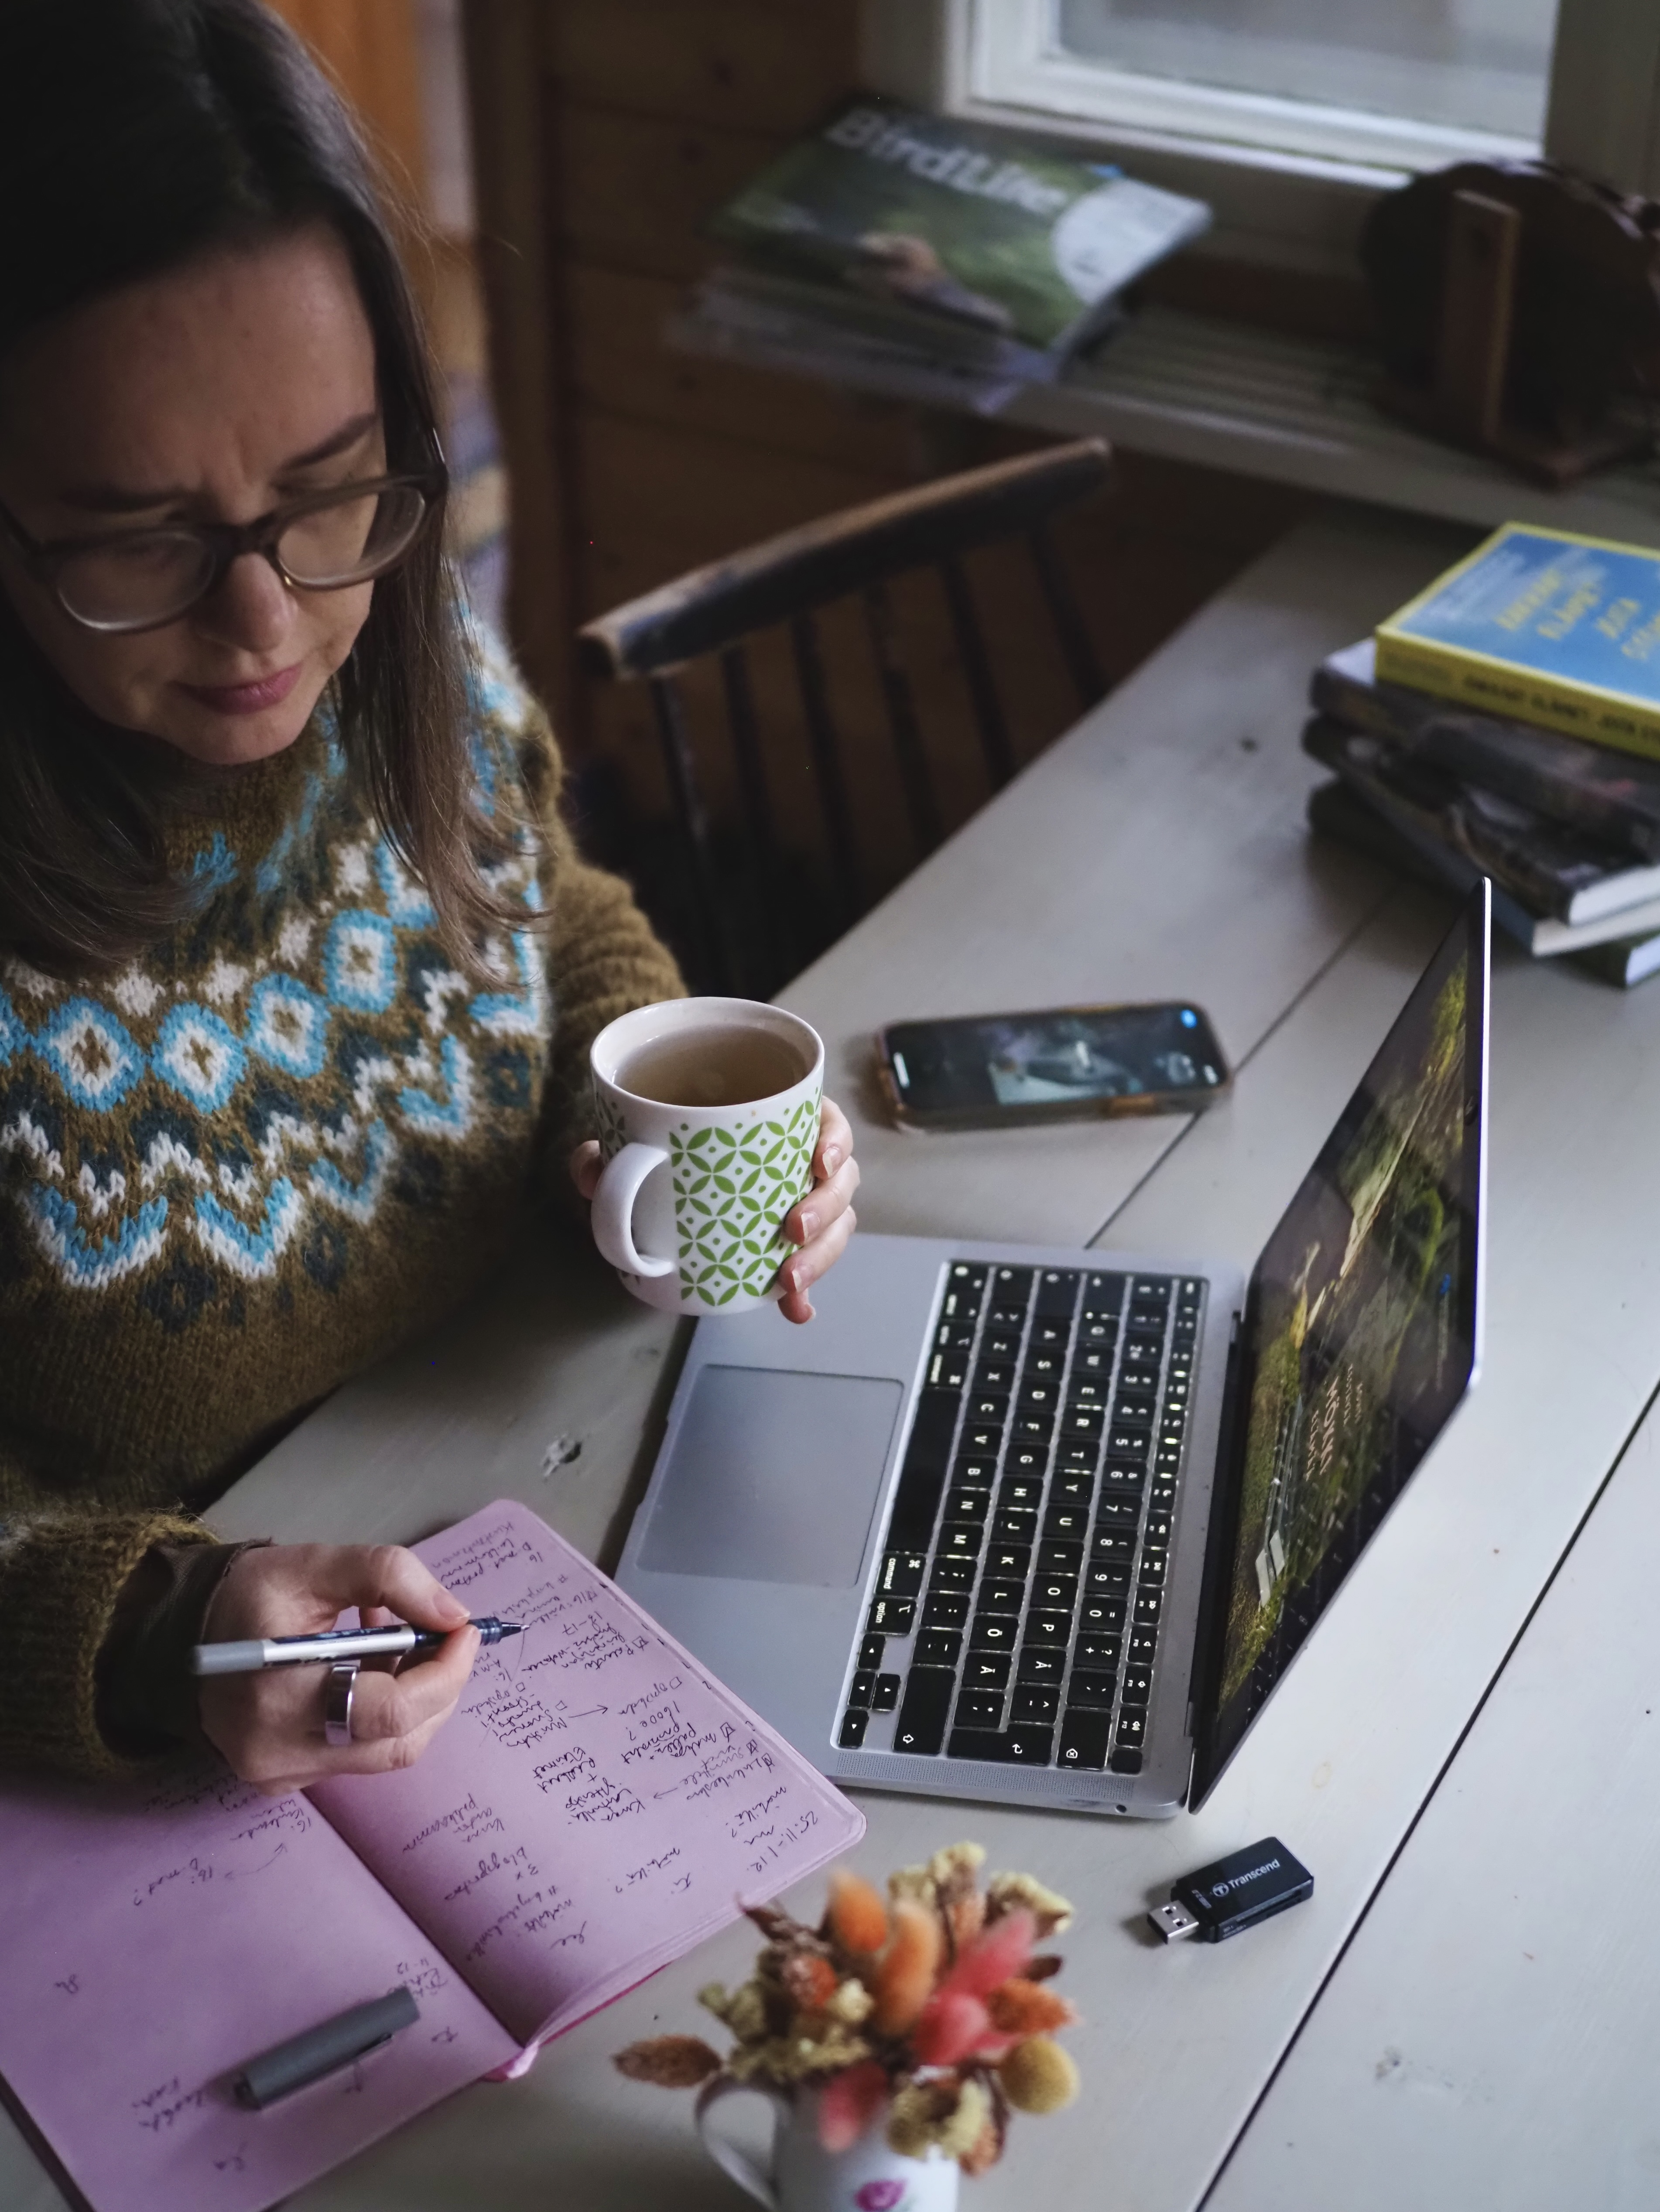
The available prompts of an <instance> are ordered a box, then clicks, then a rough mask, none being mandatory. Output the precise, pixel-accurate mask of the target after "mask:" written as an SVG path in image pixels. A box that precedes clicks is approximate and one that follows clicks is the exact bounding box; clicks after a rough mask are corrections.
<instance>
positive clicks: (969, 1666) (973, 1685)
mask: <svg viewBox="0 0 1660 2212" xmlns="http://www.w3.org/2000/svg"><path fill="white" fill-rule="evenodd" d="M1012 1663H1013V1655H1012V1653H1010V1652H1007V1651H970V1654H969V1656H968V1659H967V1662H965V1664H964V1668H963V1687H964V1689H965V1690H1006V1689H1007V1687H1008V1686H1009V1668H1010V1667H1011V1666H1012Z"/></svg>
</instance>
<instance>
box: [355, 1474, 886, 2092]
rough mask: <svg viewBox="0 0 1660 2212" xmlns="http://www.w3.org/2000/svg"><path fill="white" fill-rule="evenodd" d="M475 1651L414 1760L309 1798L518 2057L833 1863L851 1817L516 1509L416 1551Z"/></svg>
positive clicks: (497, 1509) (717, 1687)
mask: <svg viewBox="0 0 1660 2212" xmlns="http://www.w3.org/2000/svg"><path fill="white" fill-rule="evenodd" d="M416 1548H417V1551H418V1552H419V1553H420V1556H421V1557H422V1558H423V1559H424V1560H425V1561H426V1563H427V1565H429V1567H430V1568H431V1569H432V1571H433V1572H434V1573H435V1575H436V1576H437V1577H439V1579H440V1580H441V1582H442V1583H444V1584H445V1585H446V1586H447V1588H448V1589H452V1590H453V1591H454V1592H455V1594H456V1595H458V1596H459V1597H460V1598H461V1599H462V1600H463V1601H464V1602H465V1605H466V1607H467V1608H468V1610H469V1612H471V1613H475V1614H484V1613H496V1614H498V1615H499V1616H500V1617H501V1618H502V1620H517V1621H521V1622H523V1623H524V1624H525V1632H524V1633H523V1634H522V1635H521V1636H518V1637H514V1638H510V1639H509V1640H508V1641H507V1642H505V1643H502V1644H496V1645H495V1646H493V1647H492V1648H491V1649H489V1650H486V1651H483V1652H481V1653H480V1655H479V1658H478V1663H477V1667H476V1668H475V1669H474V1672H473V1675H472V1679H471V1682H470V1683H469V1684H468V1686H467V1688H466V1689H465V1692H463V1693H462V1698H461V1703H460V1705H459V1708H458V1710H457V1711H456V1713H455V1715H454V1716H453V1718H452V1719H451V1720H450V1722H449V1723H447V1726H446V1727H445V1728H444V1729H441V1731H440V1733H439V1735H437V1736H436V1737H435V1740H434V1741H433V1743H432V1745H431V1747H429V1750H428V1751H427V1753H426V1754H425V1756H424V1757H423V1759H422V1760H421V1761H420V1763H419V1765H416V1766H414V1767H411V1768H410V1769H409V1771H407V1772H405V1773H402V1774H390V1775H380V1776H375V1777H374V1778H362V1777H345V1778H342V1779H341V1780H340V1781H338V1782H331V1783H328V1784H325V1785H323V1786H322V1787H320V1788H319V1789H318V1790H315V1791H313V1797H314V1799H315V1802H316V1803H317V1805H318V1807H319V1810H321V1811H322V1812H323V1813H324V1814H325V1815H326V1816H327V1818H328V1819H329V1820H332V1821H333V1822H334V1824H335V1826H337V1828H338V1829H339V1831H340V1832H341V1834H342V1835H343V1836H344V1838H346V1840H347V1841H348V1842H349V1843H350V1845H351V1847H352V1849H353V1850H355V1851H356V1853H357V1855H358V1856H359V1857H360V1858H362V1861H363V1863H364V1864H365V1865H366V1866H367V1867H368V1868H369V1869H370V1870H371V1872H373V1873H374V1874H375V1875H378V1876H379V1877H380V1880H381V1881H383V1882H384V1883H385V1884H386V1887H387V1888H388V1889H389V1890H390V1891H391V1892H392V1894H393V1896H394V1897H396V1898H397V1899H398V1901H399V1902H400V1903H401V1904H402V1905H404V1909H405V1910H406V1911H408V1913H409V1915H410V1918H411V1919H412V1920H414V1921H416V1922H417V1923H418V1924H419V1925H420V1926H421V1927H422V1928H423V1929H424V1930H425V1931H426V1934H427V1936H428V1938H429V1942H431V1943H432V1944H433V1945H434V1946H435V1948H437V1949H438V1950H440V1951H441V1952H442V1953H443V1954H444V1955H445V1957H447V1959H448V1960H450V1961H451V1962H452V1963H453V1965H454V1966H455V1967H456V1969H457V1970H458V1972H460V1973H462V1974H464V1975H465V1977H466V1978H467V1979H468V1981H470V1982H471V1984H472V1986H473V1988H474V1989H475V1990H477V1992H478V1994H479V1995H480V1996H482V1997H483V2000H484V2002H485V2003H486V2004H487V2005H488V2006H489V2008H490V2010H491V2011H492V2012H493V2013H494V2014H495V2015H496V2017H497V2019H498V2020H500V2021H502V2023H503V2024H504V2026H506V2027H508V2028H509V2029H511V2031H512V2032H513V2033H514V2035H515V2036H516V2037H518V2038H519V2039H520V2042H521V2043H522V2044H523V2045H526V2050H525V2051H524V2053H523V2056H522V2057H521V2059H520V2062H519V2066H516V2067H514V2069H510V2070H514V2071H517V2070H520V2067H522V2065H524V2064H527V2063H529V2059H530V2057H531V2055H532V2051H533V2049H534V2046H535V2045H536V2044H537V2043H538V2041H541V2040H544V2039H546V2038H547V2037H548V2036H550V2035H554V2034H556V2033H558V2032H559V2031H560V2029H562V2028H565V2027H571V2026H572V2025H573V2024H574V2023H575V2021H578V2020H580V2019H581V2018H582V2017H583V2015H585V2014H587V2013H590V2012H592V2011H593V2010H595V2009H596V2008H598V2007H599V2006H600V2005H602V2004H605V2003H608V2002H610V2000H611V1998H612V1997H614V1996H620V1995H621V1994H622V1992H623V1990H626V1989H629V1988H631V1987H632V1986H633V1985H634V1984H635V1983H636V1982H638V1981H641V1980H642V1979H643V1978H645V1976H647V1975H648V1974H650V1973H654V1972H655V1971H656V1970H657V1968H658V1967H659V1966H666V1964H667V1963H668V1962H669V1960H672V1959H677V1958H679V1957H680V1956H682V1955H683V1954H684V1953H685V1952H687V1951H690V1949H691V1948H692V1947H693V1946H694V1945H695V1944H696V1943H698V1942H702V1939H703V1938H704V1937H705V1936H709V1935H712V1934H713V1933H714V1930H715V1929H719V1928H722V1927H725V1926H727V1924H728V1923H730V1922H731V1921H733V1919H734V1918H735V1917H737V1914H738V1912H739V1909H740V1906H741V1905H745V1904H754V1903H758V1902H760V1901H762V1900H763V1899H768V1898H771V1897H774V1896H776V1894H777V1893H778V1892H779V1891H780V1890H782V1889H786V1888H787V1887H789V1885H790V1884H791V1883H792V1882H794V1881H800V1880H801V1879H802V1878H803V1876H805V1875H810V1874H812V1873H813V1872H814V1871H815V1870H816V1869H818V1868H819V1867H821V1866H823V1865H824V1864H826V1863H828V1862H829V1861H830V1860H831V1859H833V1858H835V1857H838V1856H839V1855H840V1854H841V1853H842V1852H843V1851H846V1850H850V1849H851V1848H852V1846H853V1845H854V1844H856V1843H857V1842H858V1840H859V1838H860V1836H861V1835H862V1834H863V1833H864V1828H865V1822H864V1816H863V1814H860V1812H859V1811H857V1809H856V1808H854V1806H852V1805H850V1804H849V1803H848V1801H847V1799H846V1798H844V1797H843V1796H842V1795H841V1794H840V1792H839V1791H838V1790H835V1789H833V1788H832V1787H831V1785H830V1784H829V1783H828V1782H826V1781H825V1780H824V1778H823V1777H822V1776H821V1775H819V1774H818V1773H816V1772H815V1771H814V1770H813V1769H812V1766H810V1765H808V1763H807V1762H806V1759H803V1758H801V1757H800V1754H799V1753H796V1752H794V1751H793V1750H792V1749H791V1748H790V1747H789V1746H788V1745H787V1744H786V1743H785V1742H784V1741H782V1740H781V1738H780V1737H779V1736H777V1735H775V1734H774V1733H773V1731H772V1730H771V1729H769V1727H768V1726H767V1725H766V1723H764V1722H763V1721H760V1720H757V1717H755V1715H754V1714H753V1713H751V1711H750V1710H749V1708H748V1707H747V1706H746V1705H741V1704H740V1703H739V1700H738V1699H736V1698H735V1697H733V1694H732V1692H730V1691H729V1690H727V1689H724V1688H722V1686H721V1684H720V1683H718V1682H717V1681H715V1680H714V1678H713V1677H712V1676H710V1675H708V1674H706V1673H705V1672H704V1670H703V1669H702V1668H701V1667H700V1666H699V1665H698V1663H697V1662H696V1660H695V1659H693V1658H692V1657H691V1656H690V1653H688V1652H686V1651H684V1650H682V1649H681V1647H680V1646H679V1645H678V1644H676V1643H674V1642H673V1641H672V1639H671V1638H669V1637H668V1636H666V1634H665V1633H664V1632H663V1631H662V1630H661V1629H660V1628H659V1627H658V1626H656V1624H655V1623H654V1621H653V1620H650V1619H649V1617H648V1615H647V1614H645V1613H642V1612H641V1611H640V1609H639V1607H637V1606H635V1604H634V1603H633V1602H632V1601H630V1600H629V1599H628V1598H626V1597H624V1596H623V1593H622V1592H621V1591H620V1590H619V1589H617V1587H616V1585H615V1584H614V1583H611V1581H609V1580H608V1579H607V1577H605V1576H604V1575H602V1574H601V1573H600V1572H599V1570H598V1569H597V1568H595V1567H593V1566H591V1565H589V1563H588V1562H587V1560H586V1559H584V1558H583V1557H582V1555H581V1553H579V1552H575V1551H573V1550H572V1548H571V1547H570V1546H569V1544H567V1543H565V1542H564V1541H563V1540H562V1538H560V1537H558V1536H556V1534H554V1532H553V1530H552V1529H551V1528H548V1527H547V1525H546V1524H545V1523H544V1522H542V1521H539V1520H538V1518H537V1517H536V1516H535V1515H534V1514H533V1513H532V1512H531V1511H530V1510H529V1509H528V1508H527V1507H526V1506H523V1505H517V1504H510V1503H503V1504H496V1505H491V1506H487V1507H486V1508H485V1509H484V1510H483V1512H481V1513H476V1514H474V1515H473V1516H472V1517H471V1519H470V1520H467V1521H463V1522H459V1524H458V1525H457V1526H456V1527H455V1528H451V1529H448V1530H447V1531H446V1532H445V1533H444V1534H442V1535H440V1536H435V1537H433V1538H432V1539H431V1540H430V1541H429V1542H427V1543H424V1544H421V1545H417V1547H416Z"/></svg>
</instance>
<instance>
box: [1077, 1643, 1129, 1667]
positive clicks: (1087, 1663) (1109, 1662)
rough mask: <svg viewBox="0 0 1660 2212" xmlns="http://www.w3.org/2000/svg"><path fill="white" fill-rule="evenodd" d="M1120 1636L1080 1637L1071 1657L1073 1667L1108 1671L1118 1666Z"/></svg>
mask: <svg viewBox="0 0 1660 2212" xmlns="http://www.w3.org/2000/svg"><path fill="white" fill-rule="evenodd" d="M1122 1642H1123V1638H1122V1637H1121V1636H1080V1637H1079V1639H1078V1643H1077V1645H1076V1648H1075V1649H1074V1650H1073V1655H1072V1663H1073V1666H1074V1667H1091V1668H1104V1669H1110V1668H1114V1667H1116V1665H1117V1664H1118V1650H1119V1646H1120V1645H1121V1644H1122Z"/></svg>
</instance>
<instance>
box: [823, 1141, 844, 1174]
mask: <svg viewBox="0 0 1660 2212" xmlns="http://www.w3.org/2000/svg"><path fill="white" fill-rule="evenodd" d="M841 1164H842V1147H841V1146H840V1145H826V1146H825V1147H824V1173H825V1174H826V1175H827V1176H828V1175H834V1174H835V1173H836V1170H837V1168H839V1167H840V1166H841Z"/></svg>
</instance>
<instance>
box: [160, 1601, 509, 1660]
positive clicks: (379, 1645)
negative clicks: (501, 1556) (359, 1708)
mask: <svg viewBox="0 0 1660 2212" xmlns="http://www.w3.org/2000/svg"><path fill="white" fill-rule="evenodd" d="M467 1626H469V1627H470V1628H476V1629H477V1631H478V1639H479V1641H480V1643H481V1644H499V1643H500V1642H501V1641H502V1638H503V1637H504V1636H517V1635H518V1634H519V1632H520V1626H519V1623H518V1622H517V1621H516V1620H497V1619H496V1615H495V1614H494V1613H486V1615H485V1616H484V1618H483V1620H473V1621H469V1622H468V1623H467ZM450 1633H451V1631H450V1630H448V1629H438V1628H410V1626H408V1625H407V1623H404V1622H400V1623H399V1624H398V1626H396V1627H395V1628H331V1629H327V1630H325V1632H323V1634H322V1635H320V1636H257V1637H250V1638H246V1639H245V1640H244V1641H242V1642H240V1643H227V1644H198V1645H197V1646H196V1648H195V1650H193V1651H192V1654H191V1671H192V1673H193V1674H258V1673H259V1672H260V1670H261V1669H262V1668H265V1667H307V1666H318V1665H321V1666H330V1667H333V1666H338V1664H339V1663H340V1662H341V1661H342V1660H343V1659H380V1658H387V1657H392V1658H398V1657H401V1656H403V1655H404V1653H406V1652H410V1651H435V1650H437V1649H438V1647H439V1645H440V1644H441V1643H442V1642H443V1640H444V1638H445V1637H446V1636H447V1635H449V1634H450Z"/></svg>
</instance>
